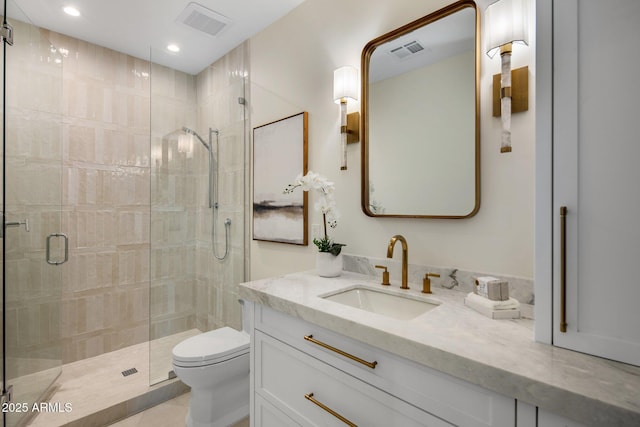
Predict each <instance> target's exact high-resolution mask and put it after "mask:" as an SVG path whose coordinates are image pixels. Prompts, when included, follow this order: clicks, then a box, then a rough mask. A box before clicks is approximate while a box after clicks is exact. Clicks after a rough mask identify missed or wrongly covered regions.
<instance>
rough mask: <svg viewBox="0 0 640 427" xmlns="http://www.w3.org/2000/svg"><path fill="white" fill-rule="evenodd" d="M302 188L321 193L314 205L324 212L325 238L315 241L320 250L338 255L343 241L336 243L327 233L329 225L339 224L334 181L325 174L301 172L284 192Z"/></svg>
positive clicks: (334, 226)
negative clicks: (303, 173) (304, 173)
mask: <svg viewBox="0 0 640 427" xmlns="http://www.w3.org/2000/svg"><path fill="white" fill-rule="evenodd" d="M298 187H300V188H302V191H310V190H316V191H318V193H320V199H319V200H318V201H316V203H315V205H314V207H315V209H316V210H317V211H320V212H321V213H322V219H323V222H324V238H322V239H314V240H313V243H315V244H316V246H318V248H319V249H320V252H331V253H332V254H334V255H338V254H339V253H340V250H341V249H342V246H344V245H343V244H342V243H334V242H333V241H332V240H331V239H329V236H328V235H327V225H329V227H331V228H336V227H337V226H338V218H339V216H340V214H339V212H338V209H337V208H336V201H335V198H334V195H333V193H334V191H335V186H334V184H333V182H331V181H329V180H328V179H327V178H325V177H324V176H322V175H320V174H317V173H315V172H313V171H309V172H307V174H306V175H304V176H302V174H299V175H298V176H297V177H296V178H295V180H294V183H293V184H289V185H287V188H285V189H284V191H283V193H284V194H289V193H292V192H293V190H295V189H296V188H298Z"/></svg>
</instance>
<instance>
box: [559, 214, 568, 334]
mask: <svg viewBox="0 0 640 427" xmlns="http://www.w3.org/2000/svg"><path fill="white" fill-rule="evenodd" d="M560 332H567V207H566V206H561V207H560Z"/></svg>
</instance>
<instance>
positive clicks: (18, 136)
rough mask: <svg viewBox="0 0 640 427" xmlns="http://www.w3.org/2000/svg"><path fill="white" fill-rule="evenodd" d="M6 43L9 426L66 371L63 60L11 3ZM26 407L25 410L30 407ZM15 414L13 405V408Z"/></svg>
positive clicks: (5, 301) (4, 230)
mask: <svg viewBox="0 0 640 427" xmlns="http://www.w3.org/2000/svg"><path fill="white" fill-rule="evenodd" d="M5 10H6V12H5V13H6V16H7V19H6V20H7V22H8V24H9V25H10V26H11V27H13V46H9V45H7V44H4V46H3V49H4V73H3V91H4V95H5V96H4V102H3V107H2V112H3V124H4V126H3V129H2V131H3V132H2V133H3V141H2V142H3V150H2V157H3V177H2V183H3V186H2V200H3V204H2V208H3V211H2V227H0V233H1V234H2V239H1V240H2V263H3V264H2V265H3V285H4V286H3V307H2V309H3V320H4V325H3V356H4V357H3V378H4V385H5V387H4V388H5V389H9V388H11V394H12V396H11V400H12V402H15V403H20V404H21V405H23V406H22V409H27V411H26V412H25V411H23V410H18V409H17V408H18V407H17V406H13V407H14V408H16V410H15V411H8V412H6V413H5V414H4V415H5V419H4V422H5V426H13V425H17V424H18V423H20V422H22V420H23V419H24V418H25V417H28V416H31V415H35V414H37V412H35V413H34V412H33V411H32V409H33V403H34V402H36V401H38V400H40V399H41V398H42V397H43V396H44V394H45V393H46V392H47V390H48V388H49V387H50V386H51V384H52V383H53V382H54V381H55V379H56V378H57V376H58V375H59V374H60V372H61V367H62V347H61V337H60V326H61V325H60V316H61V300H62V267H61V266H60V264H62V263H63V262H64V261H65V258H66V255H65V253H66V249H67V248H68V246H67V238H66V236H64V235H63V234H62V233H61V230H62V60H61V55H60V53H59V52H57V50H56V48H55V47H54V46H52V45H51V43H49V41H48V40H47V38H46V32H45V31H43V30H40V29H39V28H37V27H35V26H34V25H32V24H30V23H29V20H28V19H27V17H26V16H24V14H23V13H22V12H21V11H20V9H19V8H18V7H17V6H16V5H15V3H14V2H13V0H7V4H6V9H5ZM25 404H26V405H25ZM9 408H11V407H9Z"/></svg>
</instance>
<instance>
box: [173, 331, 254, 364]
mask: <svg viewBox="0 0 640 427" xmlns="http://www.w3.org/2000/svg"><path fill="white" fill-rule="evenodd" d="M248 352H249V335H248V334H247V333H245V332H239V331H236V330H235V329H233V328H230V327H228V326H225V327H223V328H220V329H214V330H213V331H209V332H205V333H203V334H200V335H196V336H194V337H191V338H187V339H186V340H184V341H182V342H181V343H180V344H178V345H177V346H175V347H174V348H173V361H174V362H178V363H187V364H188V365H191V366H193V364H194V363H197V364H202V365H204V364H211V363H215V362H216V361H224V360H228V359H231V358H233V357H235V356H238V355H240V354H244V353H248ZM198 362H199V363H198Z"/></svg>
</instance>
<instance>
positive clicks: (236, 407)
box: [185, 372, 249, 427]
mask: <svg viewBox="0 0 640 427" xmlns="http://www.w3.org/2000/svg"><path fill="white" fill-rule="evenodd" d="M247 416H249V375H248V372H247V373H246V374H243V375H242V376H240V377H239V378H238V377H236V378H233V379H232V380H230V381H227V382H224V383H222V384H218V386H217V387H216V389H195V388H193V387H192V388H191V398H190V399H189V412H188V413H187V418H186V420H185V421H186V426H187V427H228V426H230V425H232V424H233V423H235V422H237V421H240V420H241V419H243V418H246V417H247Z"/></svg>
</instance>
